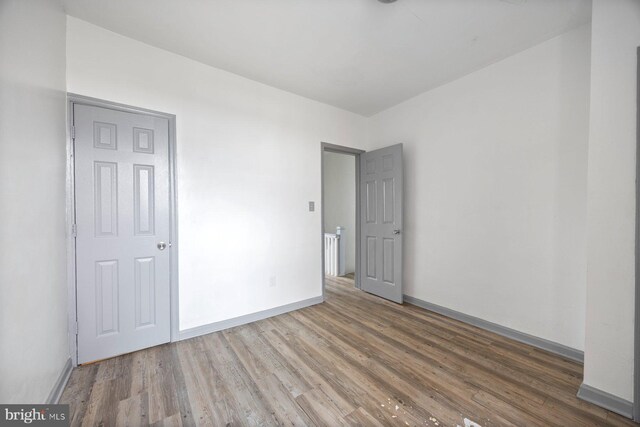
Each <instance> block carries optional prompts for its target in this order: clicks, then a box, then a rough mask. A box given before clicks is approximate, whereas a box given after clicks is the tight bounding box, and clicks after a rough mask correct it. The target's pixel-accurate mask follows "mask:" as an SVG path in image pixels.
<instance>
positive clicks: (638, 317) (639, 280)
mask: <svg viewBox="0 0 640 427" xmlns="http://www.w3.org/2000/svg"><path fill="white" fill-rule="evenodd" d="M637 64H638V65H637V70H636V74H637V82H638V84H637V87H636V89H637V95H636V96H637V103H636V236H635V237H636V246H635V276H636V277H635V282H636V283H635V285H636V286H635V325H634V349H633V355H634V357H633V367H634V369H633V420H634V421H636V422H640V203H639V202H638V201H639V200H640V183H639V182H638V180H639V179H640V47H638V50H637Z"/></svg>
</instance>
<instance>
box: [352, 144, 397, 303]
mask: <svg viewBox="0 0 640 427" xmlns="http://www.w3.org/2000/svg"><path fill="white" fill-rule="evenodd" d="M360 188H361V195H360V215H361V218H360V224H361V233H360V236H361V237H360V238H361V248H362V250H361V263H360V265H361V269H362V275H361V283H362V290H364V291H366V292H370V293H372V294H375V295H378V296H380V297H382V298H386V299H388V300H391V301H394V302H397V303H400V304H401V303H402V295H403V294H402V203H403V164H402V144H398V145H393V146H391V147H386V148H381V149H379V150H375V151H370V152H367V153H364V154H361V155H360Z"/></svg>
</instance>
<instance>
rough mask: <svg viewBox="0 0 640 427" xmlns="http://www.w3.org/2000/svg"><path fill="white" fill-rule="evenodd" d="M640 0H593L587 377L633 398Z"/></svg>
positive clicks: (589, 381)
mask: <svg viewBox="0 0 640 427" xmlns="http://www.w3.org/2000/svg"><path fill="white" fill-rule="evenodd" d="M638 46H640V2H638V1H637V0H613V1H612V0H594V2H593V29H592V39H591V49H592V50H591V52H592V53H591V120H590V130H589V187H588V195H589V198H588V222H587V223H588V228H587V229H588V233H587V235H588V264H587V268H588V272H589V274H588V279H587V320H586V332H587V336H586V345H585V369H584V382H585V384H588V385H590V386H592V387H595V388H598V389H600V390H603V391H606V392H609V393H612V394H614V395H616V396H619V397H621V398H623V399H627V400H629V401H631V400H632V399H633V376H632V372H633V320H634V295H635V285H634V280H635V273H634V263H635V258H634V250H635V247H634V245H635V235H634V232H635V203H636V200H635V180H636V170H635V165H636V93H637V92H636V81H637V80H636V79H637V75H636V62H637V54H636V49H637V48H638Z"/></svg>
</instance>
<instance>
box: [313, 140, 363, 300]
mask: <svg viewBox="0 0 640 427" xmlns="http://www.w3.org/2000/svg"><path fill="white" fill-rule="evenodd" d="M325 152H330V153H338V154H346V155H350V156H353V157H354V158H355V160H354V161H355V162H356V200H355V202H356V272H355V287H356V288H357V289H361V288H360V286H361V285H360V154H362V153H364V152H365V151H364V150H359V149H357V148H351V147H345V146H342V145H335V144H330V143H328V142H321V143H320V183H321V191H320V222H321V223H320V232H321V234H320V242H321V243H320V245H321V246H320V247H321V251H320V257H321V258H322V299H323V300H324V294H325V293H324V288H325V283H324V276H325V274H324V233H325V229H324V153H325Z"/></svg>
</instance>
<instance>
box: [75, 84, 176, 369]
mask: <svg viewBox="0 0 640 427" xmlns="http://www.w3.org/2000/svg"><path fill="white" fill-rule="evenodd" d="M75 104H78V105H89V106H93V107H101V108H107V109H110V110H116V111H123V112H126V113H137V114H144V115H147V116H154V117H161V118H164V119H167V120H168V121H169V198H170V200H169V229H170V239H171V240H170V241H171V251H170V254H169V268H170V277H169V282H170V289H171V294H170V300H171V303H170V325H171V326H170V328H171V342H174V341H178V339H179V338H178V333H179V317H178V309H179V305H178V296H179V294H178V289H179V288H178V204H177V200H178V197H177V194H176V116H175V115H174V114H167V113H162V112H159V111H153V110H147V109H144V108H138V107H133V106H130V105H125V104H119V103H116V102H111V101H105V100H102V99H97V98H91V97H88V96H83V95H77V94H73V93H67V120H68V126H69V127H68V131H67V195H66V199H67V205H66V206H67V288H68V313H69V314H68V322H69V329H68V331H69V353H70V354H71V361H72V362H73V366H78V335H77V332H78V322H77V319H78V317H77V299H76V295H77V283H76V238H75V234H76V233H75V223H76V215H75V214H76V209H75V199H76V197H75V150H74V137H75V135H74V133H75V130H74V125H73V124H74V121H73V120H74V117H73V106H74V105H75Z"/></svg>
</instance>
